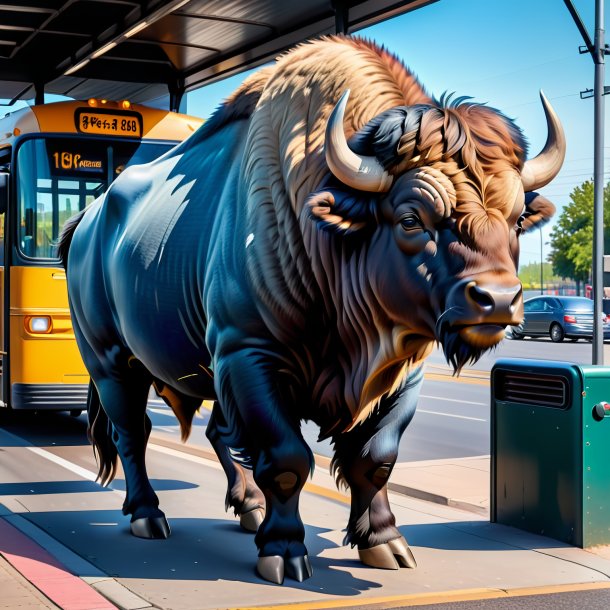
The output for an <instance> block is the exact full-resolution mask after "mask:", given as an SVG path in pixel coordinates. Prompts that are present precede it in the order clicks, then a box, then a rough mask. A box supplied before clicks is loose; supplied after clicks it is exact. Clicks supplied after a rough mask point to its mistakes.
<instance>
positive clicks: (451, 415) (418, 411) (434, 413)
mask: <svg viewBox="0 0 610 610" xmlns="http://www.w3.org/2000/svg"><path fill="white" fill-rule="evenodd" d="M416 412H417V413H428V415H444V416H445V417H455V418H457V419H469V420H471V421H485V422H486V421H487V420H486V419H481V418H480V417H466V415H454V414H453V413H439V412H438V411H426V409H417V411H416Z"/></svg>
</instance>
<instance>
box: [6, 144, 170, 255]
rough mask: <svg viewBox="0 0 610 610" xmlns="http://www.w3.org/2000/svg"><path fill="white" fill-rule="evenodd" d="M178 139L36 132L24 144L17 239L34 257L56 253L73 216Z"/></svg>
mask: <svg viewBox="0 0 610 610" xmlns="http://www.w3.org/2000/svg"><path fill="white" fill-rule="evenodd" d="M173 145H174V144H171V143H162V142H134V141H114V140H111V141H109V140H101V139H97V140H96V139H83V138H62V137H49V136H46V137H34V138H31V139H28V140H26V141H25V142H23V143H22V144H21V146H19V148H18V151H17V159H16V164H15V165H16V174H17V213H18V222H17V230H18V236H17V245H18V248H19V250H20V252H21V254H22V255H24V256H25V257H26V258H30V259H47V260H49V259H50V260H55V261H56V259H57V252H56V247H57V241H58V238H59V235H60V233H61V229H62V227H63V225H64V223H65V222H66V220H67V219H68V218H70V216H72V215H73V214H76V212H78V211H79V210H82V209H83V208H85V207H86V206H87V205H89V204H90V203H91V202H92V201H94V200H95V199H96V198H97V197H99V196H100V195H101V194H102V193H103V192H104V191H105V190H106V188H107V187H108V185H109V184H110V182H112V180H114V179H115V178H116V177H117V176H118V174H120V173H121V171H123V170H124V169H125V168H126V167H128V166H130V165H135V164H139V163H147V162H148V161H151V160H153V159H156V158H157V157H159V156H160V155H162V154H163V153H164V152H166V151H167V150H169V149H170V148H171V147H172V146H173Z"/></svg>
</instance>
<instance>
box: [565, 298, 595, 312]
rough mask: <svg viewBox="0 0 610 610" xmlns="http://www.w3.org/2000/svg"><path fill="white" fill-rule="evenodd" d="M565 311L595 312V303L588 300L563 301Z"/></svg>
mask: <svg viewBox="0 0 610 610" xmlns="http://www.w3.org/2000/svg"><path fill="white" fill-rule="evenodd" d="M561 304H562V305H563V307H564V309H566V310H569V311H589V312H592V311H593V301H592V300H591V299H586V298H584V297H583V298H580V299H579V298H574V299H561Z"/></svg>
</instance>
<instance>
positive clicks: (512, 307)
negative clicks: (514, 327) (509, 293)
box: [510, 288, 523, 313]
mask: <svg viewBox="0 0 610 610" xmlns="http://www.w3.org/2000/svg"><path fill="white" fill-rule="evenodd" d="M522 298H523V289H522V288H519V290H517V294H516V295H515V298H514V299H513V300H512V301H511V304H510V311H511V313H513V312H514V311H515V308H516V307H517V305H519V302H520V301H521V299H522Z"/></svg>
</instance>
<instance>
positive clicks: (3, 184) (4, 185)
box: [0, 166, 9, 267]
mask: <svg viewBox="0 0 610 610" xmlns="http://www.w3.org/2000/svg"><path fill="white" fill-rule="evenodd" d="M2 170H4V171H2ZM8 183H9V174H8V168H7V167H6V166H2V167H1V168H0V267H4V218H5V216H6V214H5V212H6V209H7V207H8Z"/></svg>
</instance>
